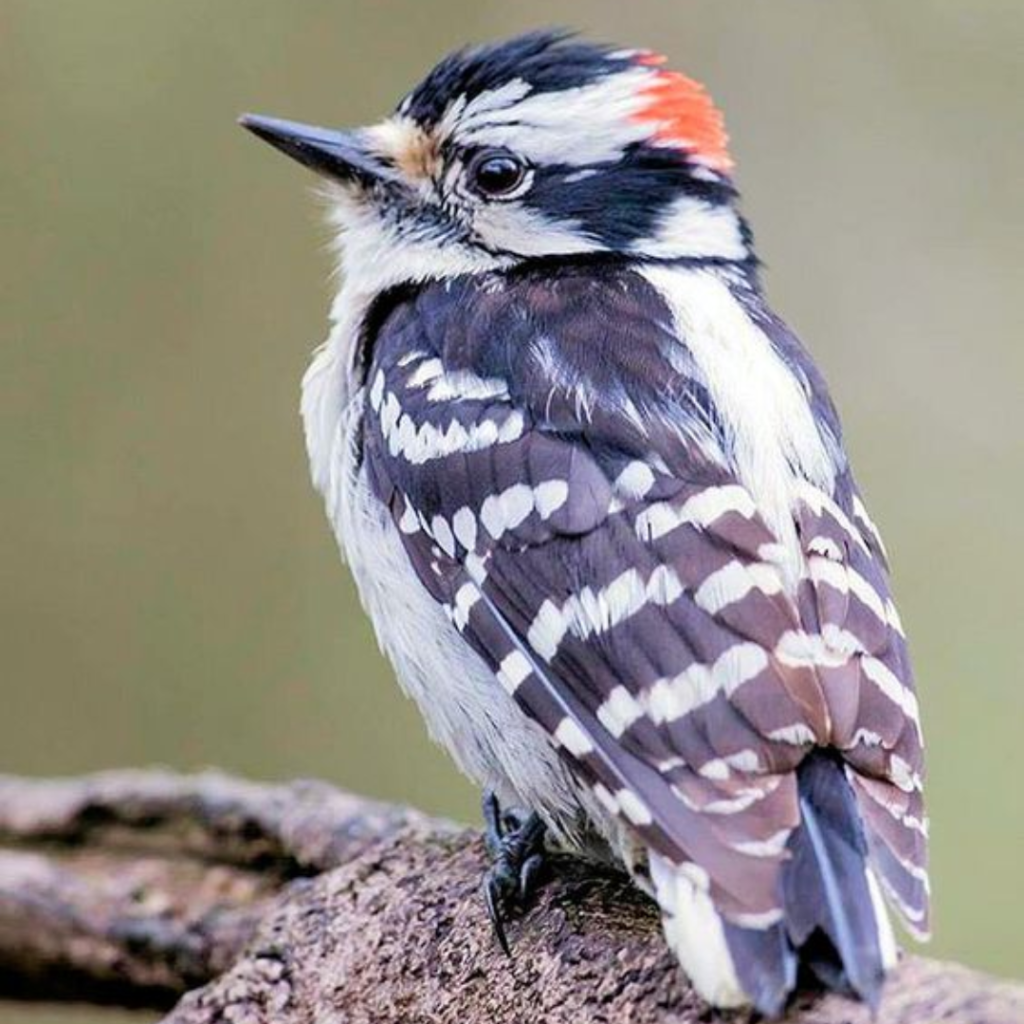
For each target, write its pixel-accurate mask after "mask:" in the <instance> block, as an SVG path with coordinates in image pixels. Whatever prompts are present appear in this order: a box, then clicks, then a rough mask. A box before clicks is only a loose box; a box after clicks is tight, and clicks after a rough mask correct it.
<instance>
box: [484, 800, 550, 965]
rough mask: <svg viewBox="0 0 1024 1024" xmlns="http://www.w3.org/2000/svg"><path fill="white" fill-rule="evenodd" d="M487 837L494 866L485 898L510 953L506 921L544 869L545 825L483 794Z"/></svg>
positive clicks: (487, 878) (529, 894)
mask: <svg viewBox="0 0 1024 1024" xmlns="http://www.w3.org/2000/svg"><path fill="white" fill-rule="evenodd" d="M483 810H484V839H485V842H486V844H487V852H488V853H489V854H490V856H491V866H490V868H488V870H487V874H486V875H485V876H484V900H485V902H486V903H487V914H488V916H489V917H490V919H491V925H492V926H493V928H494V935H495V938H497V940H498V944H499V945H500V946H501V948H502V949H503V950H504V951H505V955H506V956H511V955H512V951H511V950H510V949H509V944H508V937H507V936H506V935H505V924H506V922H507V921H508V920H509V917H510V913H511V911H512V910H514V909H515V908H517V907H518V908H520V909H521V908H523V907H525V906H526V905H527V904H528V903H529V901H530V898H531V897H532V896H533V894H534V893H535V892H536V891H537V886H538V883H539V882H540V877H541V874H542V873H543V871H544V864H545V851H544V833H545V831H546V826H545V825H544V822H543V821H541V819H540V817H539V816H538V815H537V814H536V813H535V812H530V813H526V812H523V811H518V810H514V809H508V810H502V807H501V804H500V803H499V802H498V798H497V796H495V795H494V793H492V792H490V791H488V792H486V793H484V799H483Z"/></svg>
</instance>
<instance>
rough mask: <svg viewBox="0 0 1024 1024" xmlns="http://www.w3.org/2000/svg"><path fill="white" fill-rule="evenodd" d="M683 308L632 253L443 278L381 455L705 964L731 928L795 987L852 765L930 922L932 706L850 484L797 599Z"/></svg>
mask: <svg viewBox="0 0 1024 1024" xmlns="http://www.w3.org/2000/svg"><path fill="white" fill-rule="evenodd" d="M668 319H669V318H668V317H667V316H666V314H665V311H664V307H663V306H662V304H661V302H660V299H659V297H658V295H657V293H656V292H655V291H654V290H653V289H652V288H651V287H650V285H648V284H647V283H646V282H644V281H643V279H642V278H640V277H639V276H636V275H632V274H629V273H625V272H619V271H613V270H606V271H596V270H594V269H593V268H591V269H590V270H588V271H586V272H581V271H562V272H560V273H558V274H555V275H552V274H550V273H548V274H545V275H544V276H543V277H542V276H539V275H525V274H524V275H522V276H521V277H520V278H518V279H504V280H497V279H494V280H484V281H479V280H465V281H462V280H457V281H452V282H448V283H447V284H443V285H442V284H437V285H431V286H428V287H426V288H425V289H423V290H421V291H420V292H418V293H417V294H416V295H415V296H413V297H410V298H408V299H406V300H404V301H402V302H399V303H397V304H396V305H395V307H394V308H393V309H392V310H391V311H390V313H389V314H388V315H387V316H386V318H385V319H384V321H383V323H382V325H381V327H380V329H379V331H378V333H377V335H376V338H375V339H374V343H373V354H372V360H371V364H370V366H369V370H368V402H367V406H368V408H367V413H366V425H365V428H364V429H365V437H364V458H365V460H366V467H367V472H368V473H369V475H370V479H371V481H372V485H373V487H374V489H375V491H376V493H377V495H378V496H379V498H380V499H381V500H382V501H384V502H385V503H386V504H387V506H388V507H389V508H390V510H391V513H392V515H393V517H394V521H395V523H396V524H397V526H398V529H399V530H400V532H401V535H402V537H403V541H404V544H405V547H406V550H407V552H408V555H409V558H410V561H411V563H412V565H413V567H414V569H415V572H416V574H417V576H418V577H419V579H420V580H421V581H422V583H423V585H424V586H425V587H426V588H427V590H428V591H429V592H430V593H431V594H432V595H433V597H434V598H435V599H436V600H437V601H438V602H439V603H441V604H442V605H443V606H444V607H445V608H446V610H447V612H448V614H449V615H450V617H451V620H452V622H453V623H454V624H455V626H456V627H457V628H458V629H459V631H460V632H461V633H462V635H463V636H464V637H465V639H466V641H467V642H468V643H469V644H471V645H472V647H473V648H474V649H475V650H476V651H477V652H478V653H479V654H480V656H481V657H482V658H483V659H484V660H485V661H486V662H487V663H488V664H489V665H490V666H491V667H492V669H493V670H494V672H495V674H496V676H497V678H498V679H499V680H500V682H501V684H502V686H504V687H505V688H506V690H507V691H508V692H509V693H510V694H512V695H513V697H514V698H515V700H516V701H517V702H518V703H519V705H520V706H521V707H522V709H523V710H524V712H525V713H526V714H527V715H529V716H530V717H531V718H532V719H534V720H535V721H537V722H538V723H540V725H541V726H543V728H544V729H545V730H546V731H547V733H548V734H549V736H550V738H551V740H552V742H553V743H554V744H555V745H556V746H557V747H558V748H559V750H560V751H561V753H562V754H563V755H564V757H565V758H566V759H567V760H568V762H569V763H570V765H571V766H572V768H573V770H574V771H575V772H576V774H577V775H578V777H579V778H580V780H581V781H582V782H583V783H584V784H585V785H588V786H590V787H591V788H592V790H593V792H594V793H595V794H596V796H597V798H598V799H599V800H600V802H601V803H602V804H603V805H604V806H605V808H606V809H607V810H608V812H609V813H610V814H612V815H615V816H616V817H617V818H619V819H621V820H622V821H623V822H625V823H626V824H627V825H628V827H629V828H630V829H632V830H633V831H634V832H635V833H636V835H637V836H638V837H639V838H640V839H641V840H642V842H643V844H644V845H645V846H646V847H647V848H648V849H649V850H650V851H651V873H652V877H653V880H654V883H655V886H656V888H657V890H658V893H659V899H660V900H661V902H662V905H663V907H665V909H666V912H667V913H668V914H670V915H671V914H675V915H676V916H675V918H674V919H673V920H670V921H668V922H667V925H666V927H667V931H668V934H669V937H670V939H672V938H673V935H674V944H675V945H676V947H677V950H679V952H680V957H681V959H682V960H683V963H684V967H686V968H687V970H688V972H689V973H690V974H691V977H693V978H694V979H695V981H696V982H698V983H699V982H700V979H701V972H702V971H703V972H704V975H705V978H708V977H712V975H713V974H714V970H715V966H714V965H709V964H702V962H701V961H702V958H704V959H707V958H708V957H713V956H720V955H721V950H720V949H718V947H717V946H716V940H715V936H716V935H717V937H718V938H717V942H718V946H723V944H724V946H723V948H727V949H728V954H727V956H728V957H730V958H731V964H730V969H731V970H733V972H734V973H735V974H737V975H738V978H739V983H740V985H741V986H742V988H743V989H744V990H745V991H746V992H747V994H748V995H752V996H753V997H754V998H755V1001H757V1002H758V1003H759V1004H760V1005H762V1006H766V1007H770V1006H774V1005H777V1004H778V1003H779V999H780V998H784V996H785V991H786V990H787V989H788V988H789V987H791V986H792V979H793V975H794V972H795V964H796V959H795V954H794V952H793V948H794V946H795V945H799V944H801V943H802V942H804V941H807V940H808V938H809V933H810V932H811V931H813V929H814V928H815V927H822V928H823V929H824V930H825V931H826V932H827V931H828V929H829V924H828V921H827V920H826V919H827V918H828V914H829V913H831V912H832V910H834V909H835V908H831V909H830V907H829V906H827V905H826V906H819V905H818V903H819V902H821V900H825V902H826V903H827V899H826V897H820V899H819V894H818V893H817V892H816V891H815V892H808V893H796V894H795V895H794V893H793V892H792V891H790V890H789V889H787V884H789V885H790V889H791V888H792V883H787V870H788V871H789V872H790V876H792V871H793V870H795V868H790V869H787V867H786V865H787V864H798V863H800V862H802V861H803V860H808V859H809V860H810V861H814V860H815V856H816V853H815V850H814V849H811V848H809V847H808V848H807V849H806V850H805V849H804V847H805V846H806V843H807V833H808V827H807V826H806V824H805V827H803V828H801V823H802V822H804V823H806V822H807V821H808V819H809V817H814V816H815V815H816V816H817V818H818V819H819V820H820V822H821V823H822V825H823V828H824V833H825V840H826V843H827V841H828V839H829V829H830V827H831V826H832V825H833V824H834V823H835V822H836V821H839V819H840V818H841V816H842V813H843V811H844V809H843V808H842V807H836V806H830V805H829V801H830V800H831V799H832V793H831V791H830V790H829V782H828V780H829V777H830V776H829V773H830V772H831V773H833V774H835V775H836V776H837V777H838V778H841V777H842V775H844V774H845V776H846V778H847V779H848V780H849V783H850V786H852V790H851V789H850V786H843V787H841V788H842V789H843V791H844V792H846V791H849V792H851V793H853V794H855V796H851V797H850V799H851V800H853V799H855V800H856V808H857V809H858V811H857V815H858V820H859V821H862V822H863V827H862V828H861V827H860V826H859V825H858V826H857V830H856V834H853V835H852V836H850V837H844V839H843V841H844V842H848V843H850V844H852V847H853V848H854V849H853V853H852V854H851V856H853V855H854V854H857V853H858V851H859V855H860V860H859V861H857V860H856V859H855V860H854V863H857V864H860V865H861V868H860V871H861V876H862V877H860V879H859V880H854V881H855V884H856V885H860V886H874V885H875V882H874V879H875V878H876V877H877V880H878V882H880V883H881V885H882V886H884V887H885V889H886V890H887V892H888V893H889V895H890V896H891V897H892V899H893V901H894V902H895V904H896V905H897V906H898V907H899V908H900V910H901V911H902V912H903V913H904V915H905V916H906V917H907V918H908V920H909V921H910V922H911V923H912V924H913V925H915V926H917V927H918V928H923V927H924V921H925V913H926V904H927V895H926V888H925V880H924V836H923V825H922V820H923V813H922V810H921V796H920V778H919V773H920V765H921V756H920V738H919V732H918V726H917V720H916V708H915V706H914V697H913V690H912V684H911V682H910V676H909V667H908V664H907V660H906V654H905V648H904V641H903V638H902V635H901V633H900V631H899V626H898V620H897V619H896V617H895V612H894V609H893V608H892V603H891V600H890V598H889V592H888V585H887V581H886V575H885V569H884V562H883V560H882V557H881V553H880V548H879V542H878V541H877V538H876V535H875V533H874V531H873V528H872V527H871V526H870V522H869V521H868V520H867V518H866V513H863V511H862V508H861V506H860V505H859V503H858V502H857V500H856V499H855V497H854V495H853V491H852V484H850V483H849V482H848V478H847V477H844V478H843V480H841V481H840V484H839V485H837V488H836V492H837V493H835V494H824V493H822V492H820V491H816V490H815V489H814V488H811V487H810V486H808V488H807V490H806V494H804V495H803V500H802V503H801V504H800V507H799V510H798V513H797V526H798V531H799V537H800V539H801V543H802V544H803V546H804V549H805V552H806V556H807V560H806V564H807V571H806V574H805V577H804V578H803V579H802V581H801V582H800V584H799V590H798V591H796V592H795V593H794V591H793V588H792V587H787V584H786V580H785V578H784V574H783V571H782V568H781V565H780V563H779V561H778V557H779V555H778V553H779V543H778V538H776V537H775V536H773V534H772V532H771V531H770V530H769V529H768V528H767V526H766V525H765V522H764V521H763V519H762V517H761V516H760V515H759V513H758V509H757V507H756V505H755V502H754V500H753V498H752V497H751V495H750V493H749V492H748V491H747V490H746V489H745V488H744V487H743V486H742V484H741V483H740V482H739V480H738V479H737V478H736V477H735V476H734V474H733V473H732V472H731V471H730V469H729V468H728V466H729V459H728V456H727V454H726V439H725V438H724V437H723V436H722V431H721V427H720V424H719V423H718V422H717V420H716V413H715V409H714V407H713V404H712V403H711V400H710V398H709V396H708V393H707V390H706V388H705V386H704V384H703V383H702V381H701V379H700V374H699V373H698V372H697V369H696V367H692V368H690V370H689V372H688V370H687V367H686V366H685V362H684V361H683V353H685V349H683V348H682V346H680V345H679V342H678V340H677V339H676V338H675V337H674V336H673V333H672V330H671V328H670V327H669V326H668ZM825 401H826V402H827V399H826V400H825ZM829 409H830V407H829ZM836 429H837V428H836ZM816 747H822V748H830V749H831V748H834V749H835V750H836V753H835V754H829V755H827V764H825V765H824V766H823V767H821V768H820V769H813V770H812V769H808V768H807V767H806V766H805V762H806V760H807V755H808V753H809V751H811V750H812V749H814V748H816ZM802 766H803V767H802ZM801 773H803V782H802V781H801V778H802V776H801ZM814 773H816V774H814ZM812 774H813V776H814V777H809V776H810V775H812ZM818 776H821V777H822V778H824V779H825V781H824V782H822V781H821V778H819V777H818ZM809 800H810V803H808V801H809ZM801 843H803V844H804V846H801ZM865 844H866V847H869V848H870V863H871V865H872V868H873V870H872V872H870V873H869V874H870V877H869V878H868V880H867V881H865V878H864V877H863V875H864V871H863V860H864V856H865V853H866V850H865V849H864V847H865ZM818 853H819V854H820V853H821V851H820V850H819V851H818ZM837 855H838V854H837ZM801 870H802V869H801ZM807 870H810V869H807ZM801 884H802V883H801ZM866 891H867V890H865V892H866ZM826 895H827V894H826ZM865 899H867V900H868V901H869V908H868V910H867V911H866V913H867V914H869V915H873V914H875V913H877V912H878V908H877V906H876V905H875V904H876V903H877V900H876V899H875V896H874V894H873V893H871V894H868V896H866V897H865ZM799 900H804V901H805V904H806V905H804V906H797V905H796V904H797V903H798V902H799ZM791 902H792V903H793V906H790V903H791ZM834 923H835V922H833V924H834ZM673 928H675V929H676V931H675V933H673ZM716 929H717V931H716ZM840 930H841V929H840ZM855 930H856V929H855ZM691 931H693V932H694V934H692V935H691V934H690V932H691ZM841 940H842V937H841V936H840V937H839V938H835V939H834V941H835V943H836V944H837V945H838V944H839V942H840V941H841ZM851 983H853V984H854V986H855V987H856V984H857V979H856V978H854V979H852V981H851ZM715 984H718V983H717V982H715V981H714V980H712V981H705V983H704V985H705V989H707V988H710V987H712V986H713V985H715ZM863 984H864V986H865V987H868V985H869V982H868V981H864V983H863ZM780 992H781V993H782V995H781V996H780V995H779V993H780ZM706 994H708V993H706ZM726 996H727V994H726ZM722 997H723V993H722V992H718V993H717V998H718V999H719V1001H721V999H722Z"/></svg>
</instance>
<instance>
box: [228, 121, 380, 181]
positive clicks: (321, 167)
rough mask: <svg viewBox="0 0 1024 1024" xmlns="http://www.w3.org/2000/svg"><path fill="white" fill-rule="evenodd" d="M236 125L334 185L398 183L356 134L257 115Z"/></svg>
mask: <svg viewBox="0 0 1024 1024" xmlns="http://www.w3.org/2000/svg"><path fill="white" fill-rule="evenodd" d="M238 123H239V124H240V125H241V126H242V127H243V128H248V129H249V131H251V132H252V133H253V135H257V136H259V138H261V139H263V141H264V142H269V143H270V144H271V145H272V146H274V147H275V148H276V149H279V150H281V152H282V153H285V154H286V155H287V156H290V157H291V158H292V159H293V160H298V161H299V163H300V164H305V165H306V166H307V167H309V168H311V169H312V170H314V171H316V172H317V173H318V174H322V175H324V176H325V177H328V178H333V179H335V180H336V181H356V182H359V183H360V184H362V185H374V184H376V183H377V182H384V181H397V180H398V178H397V175H396V174H395V172H394V171H393V170H392V169H391V168H390V167H388V166H386V165H385V164H384V163H382V162H381V161H380V160H379V159H378V158H377V157H375V156H373V155H372V154H371V153H370V152H368V150H367V148H366V146H365V144H364V143H363V142H362V141H361V140H360V137H359V133H358V132H339V131H332V130H331V129H329V128H317V127H315V126H313V125H309V124H299V123H298V122H296V121H281V120H279V119H278V118H276V117H261V116H260V115H259V114H243V115H242V117H240V118H239V119H238Z"/></svg>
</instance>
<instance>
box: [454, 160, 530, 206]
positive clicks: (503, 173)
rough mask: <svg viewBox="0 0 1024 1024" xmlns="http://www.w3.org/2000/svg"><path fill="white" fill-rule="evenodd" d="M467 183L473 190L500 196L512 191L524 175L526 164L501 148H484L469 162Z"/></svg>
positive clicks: (520, 182)
mask: <svg viewBox="0 0 1024 1024" xmlns="http://www.w3.org/2000/svg"><path fill="white" fill-rule="evenodd" d="M467 174H468V178H469V184H470V186H471V187H472V188H473V190H474V191H475V192H478V193H479V194H480V195H482V196H487V197H489V198H495V199H497V198H500V197H501V196H507V195H508V194H509V193H511V192H514V191H515V190H516V189H517V188H518V187H519V185H520V184H522V181H523V178H524V177H525V176H526V164H525V163H524V162H523V161H522V160H520V159H519V157H517V156H515V155H514V154H513V153H509V152H507V151H505V150H502V149H486V150H484V151H483V152H480V153H477V154H476V156H474V157H473V159H472V160H471V161H470V163H469V168H468V171H467Z"/></svg>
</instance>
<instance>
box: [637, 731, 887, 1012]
mask: <svg viewBox="0 0 1024 1024" xmlns="http://www.w3.org/2000/svg"><path fill="white" fill-rule="evenodd" d="M797 797H798V800H799V806H800V825H799V826H798V827H797V828H796V829H795V830H794V831H793V833H792V835H791V836H790V838H789V842H788V844H787V849H788V851H789V858H788V860H787V861H786V862H785V863H784V865H783V867H782V872H781V878H780V883H779V896H780V903H781V910H782V914H781V917H780V919H778V920H777V921H776V922H775V923H773V924H770V925H769V926H768V927H763V928H757V927H752V926H746V925H738V924H734V923H732V922H730V921H728V920H726V919H725V918H724V917H723V916H722V915H721V913H720V912H719V911H718V909H717V907H716V906H715V904H714V902H713V900H712V899H711V897H710V895H709V893H708V891H707V884H706V878H701V877H700V876H701V872H700V869H698V868H696V867H695V866H694V865H686V864H684V865H677V864H673V863H670V862H669V861H667V860H665V859H664V858H662V857H660V856H658V855H657V854H652V855H651V859H650V867H651V880H652V881H653V883H654V888H655V891H656V893H657V897H658V902H659V903H660V904H661V907H662V910H663V912H664V925H665V934H666V937H667V938H668V941H669V945H670V946H671V947H672V949H673V951H674V952H675V953H676V955H677V956H678V957H679V960H680V963H681V964H682V966H683V969H684V970H685V971H686V973H687V974H688V975H689V977H690V980H691V982H692V983H693V985H694V987H695V988H696V989H697V991H698V992H699V993H700V994H701V995H702V996H703V997H704V998H705V999H707V1000H708V1001H709V1002H712V1003H714V1004H716V1005H718V1006H724V1007H728V1006H738V1005H741V1004H743V1003H752V1004H753V1005H754V1007H756V1009H757V1010H758V1011H760V1012H761V1013H762V1014H764V1015H765V1016H766V1017H768V1018H776V1017H779V1016H781V1015H782V1013H783V1012H784V1010H785V1008H786V1003H787V1001H788V1000H789V997H790V996H791V994H792V993H793V992H794V990H795V989H796V988H797V987H798V986H799V985H801V984H802V983H811V984H817V985H820V986H822V987H824V988H827V989H835V990H838V991H840V992H846V993H848V994H850V995H855V996H857V997H859V998H860V999H862V1000H863V1001H864V1002H865V1003H867V1004H868V1005H869V1006H870V1007H871V1008H872V1009H873V1010H874V1009H877V1006H878V1001H879V998H880V996H881V990H882V984H883V982H884V980H885V973H886V971H887V970H889V969H890V968H891V967H893V966H894V965H895V962H896V943H895V939H894V938H893V933H892V927H891V925H890V923H889V918H888V916H887V914H886V911H885V907H884V904H883V901H882V896H881V891H880V888H879V884H878V881H877V879H876V877H875V874H874V872H873V870H872V868H871V867H870V866H869V853H868V843H867V838H866V836H865V829H864V826H863V824H862V821H861V816H860V812H859V809H858V805H857V803H856V796H855V794H854V791H853V787H852V786H851V784H850V782H849V780H848V779H847V777H846V773H845V770H844V767H843V764H842V762H841V761H840V760H839V758H838V757H837V756H835V755H833V754H831V753H828V752H826V751H816V752H814V753H812V754H811V755H810V756H809V757H807V758H806V759H805V760H804V762H803V764H801V766H800V768H799V769H798V770H797Z"/></svg>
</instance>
